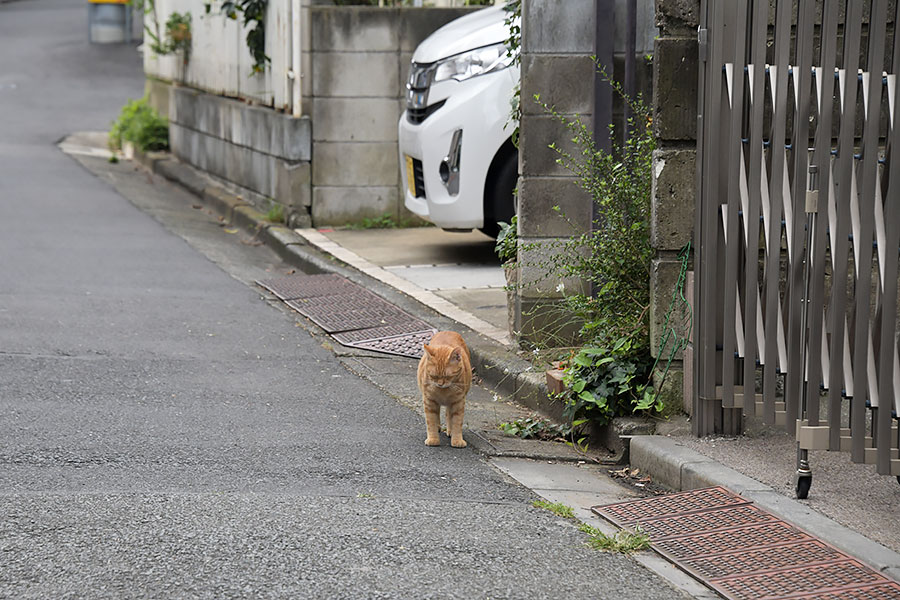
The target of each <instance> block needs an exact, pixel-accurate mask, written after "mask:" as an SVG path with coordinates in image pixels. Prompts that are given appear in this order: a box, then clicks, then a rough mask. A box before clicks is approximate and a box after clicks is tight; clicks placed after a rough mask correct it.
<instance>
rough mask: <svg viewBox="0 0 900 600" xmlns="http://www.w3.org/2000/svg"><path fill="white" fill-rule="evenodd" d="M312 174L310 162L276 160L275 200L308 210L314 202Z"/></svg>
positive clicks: (289, 206) (298, 208)
mask: <svg viewBox="0 0 900 600" xmlns="http://www.w3.org/2000/svg"><path fill="white" fill-rule="evenodd" d="M311 179H312V175H311V168H310V164H309V163H308V162H300V163H288V162H285V161H283V160H277V161H276V162H275V195H274V196H273V197H274V198H275V200H277V201H278V202H280V203H281V204H284V205H285V206H287V207H288V208H291V209H294V210H300V211H301V212H306V209H307V207H309V206H310V205H311V204H312V181H311Z"/></svg>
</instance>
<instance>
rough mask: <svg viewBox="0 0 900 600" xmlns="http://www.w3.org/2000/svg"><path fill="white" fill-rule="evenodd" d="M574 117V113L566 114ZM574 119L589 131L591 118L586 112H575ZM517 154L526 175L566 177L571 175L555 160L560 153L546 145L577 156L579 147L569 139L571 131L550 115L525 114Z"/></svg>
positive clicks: (569, 117)
mask: <svg viewBox="0 0 900 600" xmlns="http://www.w3.org/2000/svg"><path fill="white" fill-rule="evenodd" d="M566 118H567V119H570V120H574V119H575V118H576V116H574V115H573V116H567V117H566ZM577 118H578V119H579V120H580V121H581V122H582V123H583V124H584V125H585V127H587V128H588V131H590V130H591V127H592V123H593V119H592V118H591V115H590V114H583V115H577ZM519 132H520V136H519V155H520V156H521V171H520V172H521V173H522V174H523V175H525V176H526V177H540V176H545V177H546V176H567V175H571V174H572V173H571V171H569V170H568V169H567V168H566V167H565V166H563V165H562V164H559V163H558V162H557V161H559V160H561V158H562V157H561V155H560V153H559V152H557V151H556V150H554V149H552V148H550V144H554V145H555V146H556V147H557V148H559V149H560V150H561V151H564V152H567V153H569V154H570V155H572V156H576V157H577V156H578V155H579V154H580V153H581V150H580V149H579V148H578V146H576V145H575V143H574V142H573V141H572V138H573V133H572V132H571V131H570V130H569V128H568V127H567V126H566V123H564V122H562V121H560V120H559V119H557V118H556V117H554V116H552V115H546V114H544V115H525V116H523V118H522V124H521V127H520V128H519Z"/></svg>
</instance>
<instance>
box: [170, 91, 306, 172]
mask: <svg viewBox="0 0 900 600" xmlns="http://www.w3.org/2000/svg"><path fill="white" fill-rule="evenodd" d="M172 100H173V103H172V108H173V111H172V112H173V114H172V118H171V122H172V123H175V124H178V125H180V126H182V127H185V128H187V129H191V130H194V131H197V132H199V133H202V134H204V135H207V136H211V137H213V138H218V139H221V140H223V141H225V142H228V143H231V144H236V145H238V146H243V147H246V148H249V149H252V150H254V151H256V152H261V153H263V154H269V155H272V156H277V157H282V158H285V159H287V160H290V161H301V160H309V159H310V156H311V142H312V136H311V126H310V120H309V117H300V118H293V117H290V116H288V115H284V114H281V113H278V112H275V111H273V110H271V109H268V108H261V107H257V106H248V105H246V104H244V103H242V102H238V101H236V100H232V99H229V98H222V97H219V96H214V95H212V94H206V93H203V92H198V91H197V90H192V89H189V88H180V87H179V88H172ZM173 148H174V146H173Z"/></svg>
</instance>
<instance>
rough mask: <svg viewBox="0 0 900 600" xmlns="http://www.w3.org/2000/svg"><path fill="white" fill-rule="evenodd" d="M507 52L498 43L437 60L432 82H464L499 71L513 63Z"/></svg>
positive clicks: (501, 43) (502, 45)
mask: <svg viewBox="0 0 900 600" xmlns="http://www.w3.org/2000/svg"><path fill="white" fill-rule="evenodd" d="M507 50H508V48H507V47H506V44H505V43H504V42H500V43H499V44H494V45H492V46H485V47H483V48H476V49H475V50H469V51H468V52H463V53H462V54H457V55H456V56H451V57H449V58H445V59H443V60H439V61H438V62H437V63H435V66H434V82H438V81H446V80H447V79H455V80H456V81H465V80H466V79H470V78H472V77H476V76H478V75H484V74H485V73H493V72H494V71H501V70H503V69H505V68H507V67H508V66H509V65H511V64H512V62H513V57H512V56H510V55H509V53H508V52H507Z"/></svg>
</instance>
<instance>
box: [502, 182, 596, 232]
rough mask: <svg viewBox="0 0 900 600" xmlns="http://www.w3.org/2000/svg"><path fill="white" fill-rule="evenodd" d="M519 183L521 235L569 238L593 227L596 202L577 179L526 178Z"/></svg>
mask: <svg viewBox="0 0 900 600" xmlns="http://www.w3.org/2000/svg"><path fill="white" fill-rule="evenodd" d="M519 181H520V185H519V219H518V224H519V235H520V236H523V237H569V236H572V235H577V234H579V233H581V232H583V231H586V230H587V229H589V228H590V224H591V214H592V205H593V200H592V199H591V196H590V194H588V193H587V192H586V191H585V190H584V189H583V188H582V187H581V186H580V185H578V180H576V179H575V178H572V177H523V178H521V179H520V180H519ZM555 206H558V207H559V211H557V210H554V207H555Z"/></svg>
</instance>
